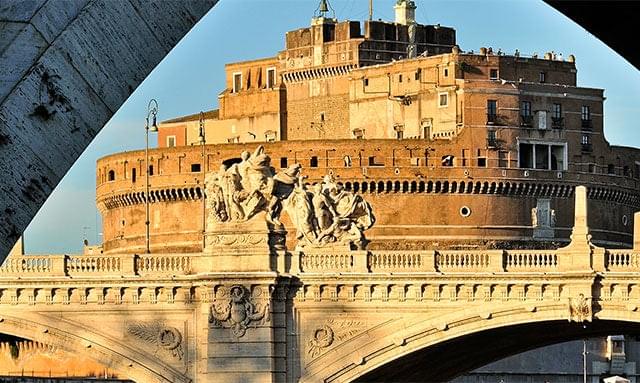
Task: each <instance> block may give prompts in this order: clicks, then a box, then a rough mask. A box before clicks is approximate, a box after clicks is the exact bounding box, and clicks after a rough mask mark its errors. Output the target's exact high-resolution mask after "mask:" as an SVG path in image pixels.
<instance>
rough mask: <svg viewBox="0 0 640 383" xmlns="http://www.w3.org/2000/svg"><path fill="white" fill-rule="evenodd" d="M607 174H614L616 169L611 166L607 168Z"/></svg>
mask: <svg viewBox="0 0 640 383" xmlns="http://www.w3.org/2000/svg"><path fill="white" fill-rule="evenodd" d="M607 174H616V167H615V166H614V165H613V164H609V165H608V166H607Z"/></svg>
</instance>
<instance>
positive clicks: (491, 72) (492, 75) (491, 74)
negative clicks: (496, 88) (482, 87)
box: [489, 69, 498, 80]
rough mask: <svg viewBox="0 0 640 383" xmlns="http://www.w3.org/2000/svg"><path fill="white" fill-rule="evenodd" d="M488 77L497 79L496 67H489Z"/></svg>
mask: <svg viewBox="0 0 640 383" xmlns="http://www.w3.org/2000/svg"><path fill="white" fill-rule="evenodd" d="M489 79H491V80H497V79H498V70H497V69H490V70H489Z"/></svg>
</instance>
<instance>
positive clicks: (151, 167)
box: [149, 165, 153, 176]
mask: <svg viewBox="0 0 640 383" xmlns="http://www.w3.org/2000/svg"><path fill="white" fill-rule="evenodd" d="M149 175H150V176H152V175H153V165H149Z"/></svg>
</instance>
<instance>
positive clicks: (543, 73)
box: [539, 72, 547, 82]
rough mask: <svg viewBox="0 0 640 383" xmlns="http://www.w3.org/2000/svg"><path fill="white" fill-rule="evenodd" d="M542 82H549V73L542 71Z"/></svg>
mask: <svg viewBox="0 0 640 383" xmlns="http://www.w3.org/2000/svg"><path fill="white" fill-rule="evenodd" d="M539 80H540V82H547V74H546V73H545V72H540V78H539Z"/></svg>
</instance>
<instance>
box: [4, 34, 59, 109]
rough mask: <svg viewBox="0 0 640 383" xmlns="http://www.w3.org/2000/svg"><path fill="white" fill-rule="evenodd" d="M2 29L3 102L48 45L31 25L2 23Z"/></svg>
mask: <svg viewBox="0 0 640 383" xmlns="http://www.w3.org/2000/svg"><path fill="white" fill-rule="evenodd" d="M0 29H1V30H2V34H3V36H2V39H1V41H2V42H0V100H2V99H4V98H5V97H7V95H8V94H9V92H10V91H11V90H12V89H13V88H14V87H15V85H16V84H17V83H18V82H19V81H20V79H22V77H23V76H24V75H25V73H27V71H28V70H29V68H31V66H32V65H33V64H34V63H35V62H36V60H37V59H38V58H39V57H40V55H41V54H42V52H44V51H45V49H46V48H47V45H48V44H47V42H46V41H45V40H44V39H43V38H42V35H41V34H40V33H38V31H37V30H36V29H35V28H34V27H33V26H32V25H30V24H25V23H12V22H0ZM5 31H6V32H5ZM5 33H6V34H5Z"/></svg>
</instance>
